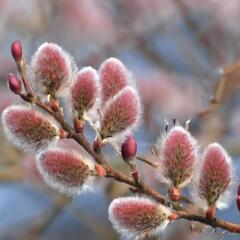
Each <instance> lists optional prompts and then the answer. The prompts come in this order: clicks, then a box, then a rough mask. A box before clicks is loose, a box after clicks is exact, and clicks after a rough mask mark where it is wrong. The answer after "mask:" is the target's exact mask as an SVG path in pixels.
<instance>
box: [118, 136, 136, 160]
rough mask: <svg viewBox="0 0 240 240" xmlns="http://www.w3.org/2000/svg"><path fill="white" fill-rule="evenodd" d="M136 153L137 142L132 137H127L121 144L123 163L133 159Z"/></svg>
mask: <svg viewBox="0 0 240 240" xmlns="http://www.w3.org/2000/svg"><path fill="white" fill-rule="evenodd" d="M136 152H137V141H136V139H135V137H134V136H131V135H130V136H128V137H127V139H126V140H125V142H124V143H123V144H122V148H121V153H122V157H123V159H124V160H125V161H128V160H130V159H131V158H133V157H135V155H136Z"/></svg>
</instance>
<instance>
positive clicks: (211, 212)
mask: <svg viewBox="0 0 240 240" xmlns="http://www.w3.org/2000/svg"><path fill="white" fill-rule="evenodd" d="M215 217H216V207H215V206H212V207H209V208H208V210H207V212H206V219H208V220H212V219H214V218H215Z"/></svg>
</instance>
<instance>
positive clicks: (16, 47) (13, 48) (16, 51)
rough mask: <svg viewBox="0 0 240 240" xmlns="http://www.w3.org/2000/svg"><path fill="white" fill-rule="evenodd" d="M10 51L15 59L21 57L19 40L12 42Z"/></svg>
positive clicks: (18, 59) (17, 59)
mask: <svg viewBox="0 0 240 240" xmlns="http://www.w3.org/2000/svg"><path fill="white" fill-rule="evenodd" d="M11 52H12V56H13V58H14V60H15V61H20V60H21V59H22V44H21V42H20V41H19V40H17V41H14V42H13V43H12V45H11Z"/></svg>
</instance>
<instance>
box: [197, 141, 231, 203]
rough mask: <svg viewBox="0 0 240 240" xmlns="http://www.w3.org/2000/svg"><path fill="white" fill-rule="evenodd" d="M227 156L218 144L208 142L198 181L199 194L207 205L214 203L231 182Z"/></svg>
mask: <svg viewBox="0 0 240 240" xmlns="http://www.w3.org/2000/svg"><path fill="white" fill-rule="evenodd" d="M229 163H230V162H229V157H228V156H227V154H226V152H225V150H224V149H223V148H222V147H221V146H220V145H219V144H216V143H215V144H210V145H209V146H208V147H207V149H206V151H205V153H204V157H203V165H202V170H201V173H200V179H199V183H198V191H199V195H200V196H201V197H202V198H204V199H206V200H207V202H208V205H209V206H212V205H214V204H215V203H216V202H217V200H218V198H219V196H220V195H221V194H222V193H223V192H225V191H226V190H227V189H228V188H229V186H230V183H231V166H230V165H229Z"/></svg>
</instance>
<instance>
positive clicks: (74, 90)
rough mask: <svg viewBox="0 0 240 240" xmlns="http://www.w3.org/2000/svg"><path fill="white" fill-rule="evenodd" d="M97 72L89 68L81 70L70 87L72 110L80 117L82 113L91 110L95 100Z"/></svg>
mask: <svg viewBox="0 0 240 240" xmlns="http://www.w3.org/2000/svg"><path fill="white" fill-rule="evenodd" d="M96 81H97V72H96V71H95V70H94V69H93V68H91V67H86V68H83V69H82V70H81V71H80V72H79V73H78V74H77V76H76V78H75V80H74V82H73V85H72V86H71V98H72V103H73V108H74V110H76V111H77V113H78V115H79V117H81V116H82V115H83V113H84V111H88V110H89V109H91V108H92V107H93V105H94V103H95V102H96V99H97V91H98V89H97V82H96Z"/></svg>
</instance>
